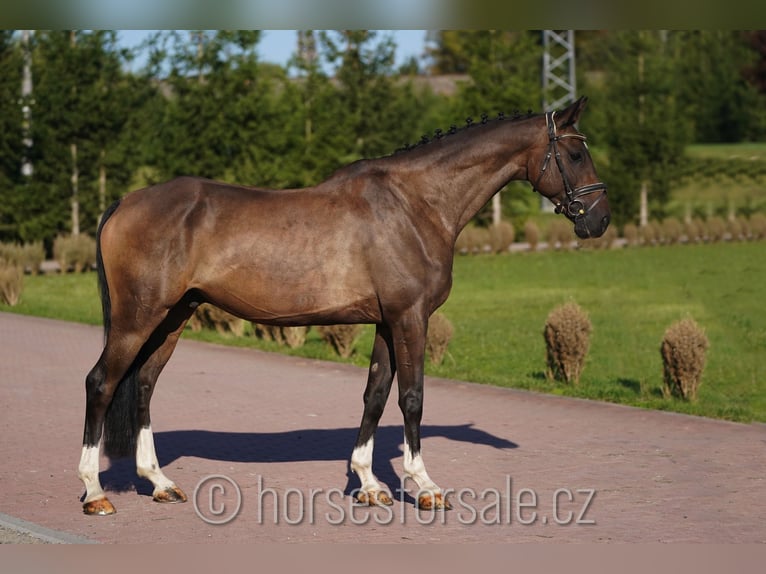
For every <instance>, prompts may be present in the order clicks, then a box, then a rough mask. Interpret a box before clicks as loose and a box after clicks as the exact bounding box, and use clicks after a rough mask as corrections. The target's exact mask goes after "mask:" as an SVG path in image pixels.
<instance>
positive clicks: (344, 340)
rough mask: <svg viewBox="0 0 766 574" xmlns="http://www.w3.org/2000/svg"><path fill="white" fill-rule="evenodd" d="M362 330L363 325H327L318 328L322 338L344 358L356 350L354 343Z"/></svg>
mask: <svg viewBox="0 0 766 574" xmlns="http://www.w3.org/2000/svg"><path fill="white" fill-rule="evenodd" d="M362 330H363V327H362V325H327V326H322V327H319V328H318V331H319V334H320V335H321V337H322V339H324V340H325V341H326V342H327V343H329V344H330V346H331V347H332V348H333V349H335V352H336V353H338V354H339V355H340V356H341V357H343V358H344V359H347V358H348V357H350V356H351V354H352V353H353V352H354V344H355V343H356V340H357V339H358V338H359V335H361V334H362Z"/></svg>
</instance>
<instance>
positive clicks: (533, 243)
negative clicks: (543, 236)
mask: <svg viewBox="0 0 766 574" xmlns="http://www.w3.org/2000/svg"><path fill="white" fill-rule="evenodd" d="M524 240H525V241H526V242H527V243H529V250H530V251H537V245H538V244H539V243H540V228H539V227H538V226H537V224H536V223H535V222H534V221H527V222H526V223H525V224H524Z"/></svg>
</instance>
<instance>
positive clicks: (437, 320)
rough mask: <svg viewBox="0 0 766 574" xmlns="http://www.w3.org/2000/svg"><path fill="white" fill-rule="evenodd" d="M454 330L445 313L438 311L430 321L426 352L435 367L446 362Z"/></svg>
mask: <svg viewBox="0 0 766 574" xmlns="http://www.w3.org/2000/svg"><path fill="white" fill-rule="evenodd" d="M453 333H454V328H453V327H452V323H451V322H450V320H449V319H447V317H446V316H445V315H444V313H442V312H440V311H437V312H436V313H434V314H433V315H431V318H430V319H429V320H428V337H427V338H426V352H427V353H428V356H429V357H430V358H431V362H432V363H433V364H434V365H440V364H441V363H442V361H443V360H444V354H445V353H446V352H447V347H448V346H449V342H450V341H451V340H452V334H453Z"/></svg>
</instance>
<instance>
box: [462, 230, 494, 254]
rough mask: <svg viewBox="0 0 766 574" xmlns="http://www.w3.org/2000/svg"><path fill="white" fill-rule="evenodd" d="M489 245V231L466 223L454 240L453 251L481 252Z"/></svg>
mask: <svg viewBox="0 0 766 574" xmlns="http://www.w3.org/2000/svg"><path fill="white" fill-rule="evenodd" d="M488 245H489V231H488V230H487V229H486V228H484V227H476V226H474V225H470V224H469V225H466V226H465V227H464V228H463V231H461V232H460V235H458V237H457V241H456V242H455V251H456V252H457V253H462V254H466V253H467V254H473V253H482V252H484V251H485V248H486V247H487V246H488Z"/></svg>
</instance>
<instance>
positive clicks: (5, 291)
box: [0, 259, 24, 307]
mask: <svg viewBox="0 0 766 574" xmlns="http://www.w3.org/2000/svg"><path fill="white" fill-rule="evenodd" d="M23 288H24V270H23V269H22V268H21V267H20V266H19V265H17V264H15V263H9V262H7V261H5V260H4V259H0V301H2V302H3V303H5V304H6V305H8V306H10V307H13V306H14V305H16V304H17V303H18V302H19V299H21V291H22V289H23Z"/></svg>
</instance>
